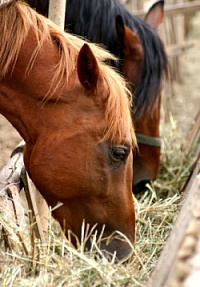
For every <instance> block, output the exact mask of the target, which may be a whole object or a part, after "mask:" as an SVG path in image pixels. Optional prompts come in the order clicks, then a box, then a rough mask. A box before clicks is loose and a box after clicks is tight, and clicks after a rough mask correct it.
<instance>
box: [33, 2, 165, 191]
mask: <svg viewBox="0 0 200 287" xmlns="http://www.w3.org/2000/svg"><path fill="white" fill-rule="evenodd" d="M27 2H28V3H29V4H30V5H32V7H34V8H36V9H37V10H38V11H39V12H40V13H42V14H43V15H46V16H48V0H46V1H42V4H41V3H40V1H37V0H27ZM35 2H37V3H35ZM163 6H164V1H158V2H157V3H155V4H154V5H153V6H152V7H151V8H150V10H149V12H148V13H147V15H146V17H145V19H144V20H142V19H140V18H138V17H136V16H134V15H132V14H131V13H130V12H129V11H127V10H126V8H125V7H124V6H122V5H121V4H120V3H119V1H117V0H101V1H100V0H92V1H91V0H84V1H83V0H68V1H67V7H66V18H65V29H66V30H69V31H71V32H72V33H74V34H77V35H81V36H83V37H85V38H87V39H89V40H90V41H91V42H95V43H101V44H103V45H104V46H105V48H106V49H108V50H109V51H110V52H111V53H113V54H114V55H116V56H117V58H118V61H111V64H112V65H114V66H115V67H116V68H117V69H118V70H119V71H120V72H121V73H122V74H123V75H124V76H125V78H126V79H127V80H128V82H129V84H130V85H131V87H132V93H133V94H134V97H133V102H134V103H133V109H132V117H133V121H134V123H135V128H136V133H137V138H138V143H139V152H137V153H136V154H135V156H134V188H133V191H134V192H137V191H140V190H142V189H143V188H144V186H145V184H146V183H147V182H148V181H150V180H154V179H155V178H156V177H157V173H158V168H159V164H160V145H161V141H160V138H159V122H160V100H161V99H160V97H161V90H162V86H163V78H164V75H165V74H167V56H166V53H165V49H164V46H163V43H162V41H161V39H160V37H159V35H158V33H157V29H158V26H159V25H160V24H161V22H162V20H163V16H164V10H163Z"/></svg>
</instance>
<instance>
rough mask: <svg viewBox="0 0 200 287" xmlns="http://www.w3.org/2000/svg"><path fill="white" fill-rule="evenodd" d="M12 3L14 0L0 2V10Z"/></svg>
mask: <svg viewBox="0 0 200 287" xmlns="http://www.w3.org/2000/svg"><path fill="white" fill-rule="evenodd" d="M14 1H16V0H0V9H1V8H3V7H5V6H7V5H9V4H11V3H12V2H14Z"/></svg>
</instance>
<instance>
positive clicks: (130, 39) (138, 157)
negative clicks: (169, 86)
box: [116, 1, 167, 192]
mask: <svg viewBox="0 0 200 287" xmlns="http://www.w3.org/2000/svg"><path fill="white" fill-rule="evenodd" d="M163 5H164V1H158V2H156V3H155V4H154V5H153V6H152V7H151V8H150V10H149V11H148V13H147V14H146V16H145V19H144V21H141V20H140V19H137V18H134V21H132V23H131V21H130V20H127V19H126V18H124V20H123V18H122V16H121V15H118V16H117V17H116V31H117V38H118V44H119V46H120V47H121V51H122V55H123V56H122V57H123V61H122V63H121V67H120V70H121V72H122V73H123V74H124V76H125V77H126V78H127V79H128V81H129V82H130V83H131V84H132V85H133V94H135V97H134V105H133V110H132V112H133V119H134V123H135V130H136V136H137V140H138V143H139V150H138V152H136V154H135V156H134V192H139V191H140V190H141V189H143V187H144V186H145V184H146V183H147V182H149V181H151V180H155V179H156V177H157V173H158V169H159V165H160V148H161V140H160V139H159V137H160V135H159V123H160V102H161V91H162V87H163V78H164V74H165V75H167V57H166V54H165V50H164V47H163V44H162V42H161V40H160V38H159V36H158V34H157V30H158V28H159V25H160V24H161V23H162V21H163V16H164V10H163ZM125 23H126V24H125ZM130 23H131V24H130ZM134 31H135V32H134Z"/></svg>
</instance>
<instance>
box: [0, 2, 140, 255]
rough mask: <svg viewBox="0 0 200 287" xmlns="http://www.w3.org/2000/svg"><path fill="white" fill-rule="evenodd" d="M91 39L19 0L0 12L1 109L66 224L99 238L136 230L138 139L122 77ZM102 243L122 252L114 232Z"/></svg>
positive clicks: (123, 246)
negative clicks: (134, 177) (135, 159)
mask: <svg viewBox="0 0 200 287" xmlns="http://www.w3.org/2000/svg"><path fill="white" fill-rule="evenodd" d="M109 58H111V59H114V58H113V56H111V55H110V54H109V53H108V52H107V51H105V50H103V49H101V48H99V47H98V46H96V45H95V44H87V43H86V42H85V41H83V40H82V39H79V38H77V37H75V36H73V35H70V34H68V33H62V32H60V31H59V30H58V29H57V28H56V27H55V26H54V25H53V23H51V22H50V21H49V20H48V19H46V18H44V17H43V16H41V15H39V14H37V13H36V12H35V11H34V10H33V9H31V8H30V7H29V6H28V5H26V4H25V3H23V2H20V1H17V2H14V3H13V4H11V5H9V6H7V7H4V8H2V9H0V59H1V61H0V113H1V114H2V115H4V116H5V117H6V118H7V119H8V120H9V121H10V122H11V124H12V125H13V126H14V127H15V128H16V129H17V130H18V132H19V133H20V135H21V136H22V138H23V139H24V140H25V142H26V146H25V151H24V163H25V167H26V169H27V171H28V173H29V175H30V177H31V179H32V180H33V182H34V184H35V186H36V187H37V189H38V190H39V191H40V192H41V194H42V195H43V196H44V198H45V199H46V201H47V203H48V205H50V206H52V207H54V206H55V205H56V204H57V203H58V202H62V203H63V205H62V206H61V207H59V208H57V209H55V210H54V211H53V216H54V217H55V218H56V219H57V220H58V221H59V223H60V225H61V226H62V228H63V229H64V230H65V231H66V235H67V234H68V231H69V230H71V231H72V232H73V233H74V234H75V235H77V236H78V238H79V239H80V238H81V226H82V222H83V220H85V222H86V223H88V224H90V226H91V227H92V226H93V225H95V224H97V227H96V231H97V232H98V234H100V232H101V229H102V227H103V226H105V229H104V234H103V236H105V237H106V236H110V235H111V234H113V232H114V231H116V230H118V231H119V232H121V233H123V234H125V235H126V236H127V238H128V239H129V240H130V242H132V243H133V242H134V236H135V212H134V204H133V198H132V173H133V171H132V164H133V163H132V149H133V148H134V147H135V146H136V138H135V134H134V130H133V126H132V119H131V113H130V104H131V93H130V92H129V90H128V89H127V87H126V83H125V81H124V80H123V78H122V77H120V76H119V75H118V74H117V73H116V72H115V71H114V70H113V69H111V68H110V67H109V66H107V65H106V64H105V61H106V60H107V59H109ZM101 248H102V249H105V250H107V251H109V252H111V253H113V252H116V254H117V257H118V258H119V259H122V258H124V257H126V256H127V255H128V254H129V253H130V251H131V247H130V245H129V244H128V243H127V242H125V241H124V240H123V241H121V240H120V239H119V238H114V239H113V240H112V241H111V242H109V244H107V242H106V241H102V245H101Z"/></svg>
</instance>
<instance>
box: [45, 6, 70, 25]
mask: <svg viewBox="0 0 200 287" xmlns="http://www.w3.org/2000/svg"><path fill="white" fill-rule="evenodd" d="M66 4H67V0H50V1H49V19H50V20H51V21H53V22H54V23H55V24H56V25H58V26H59V28H60V29H64V25H65V10H66Z"/></svg>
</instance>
